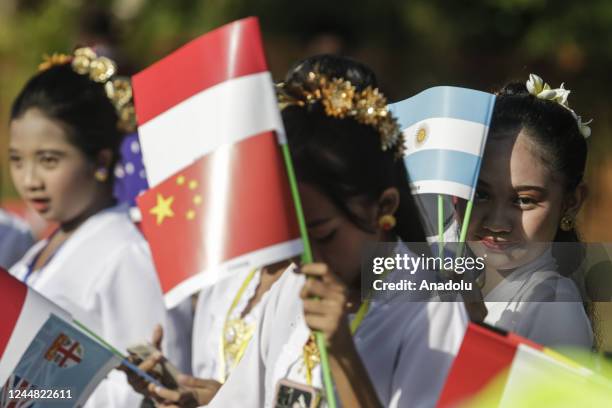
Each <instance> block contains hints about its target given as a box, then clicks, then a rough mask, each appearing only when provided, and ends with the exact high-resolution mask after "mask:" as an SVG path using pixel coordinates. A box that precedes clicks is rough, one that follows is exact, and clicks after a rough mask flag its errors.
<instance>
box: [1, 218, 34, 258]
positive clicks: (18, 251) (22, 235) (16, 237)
mask: <svg viewBox="0 0 612 408" xmlns="http://www.w3.org/2000/svg"><path fill="white" fill-rule="evenodd" d="M32 245H34V238H33V237H32V232H31V231H30V228H28V226H27V224H26V223H25V222H23V221H21V220H19V219H18V218H17V217H15V216H13V215H11V214H10V213H8V212H7V211H5V210H3V209H2V208H0V267H3V268H6V269H8V268H10V267H11V266H12V265H13V264H14V263H15V262H17V261H18V260H19V259H21V257H22V256H23V254H25V253H26V251H27V250H28V249H29V248H30V247H31V246H32Z"/></svg>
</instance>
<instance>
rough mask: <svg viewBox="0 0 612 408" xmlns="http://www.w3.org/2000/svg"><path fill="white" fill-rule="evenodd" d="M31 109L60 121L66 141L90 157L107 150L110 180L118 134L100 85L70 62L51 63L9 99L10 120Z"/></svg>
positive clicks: (116, 149) (119, 141)
mask: <svg viewBox="0 0 612 408" xmlns="http://www.w3.org/2000/svg"><path fill="white" fill-rule="evenodd" d="M33 108H36V109H39V110H40V111H41V112H42V113H44V114H45V115H46V116H47V117H49V118H50V119H54V120H57V121H59V122H61V123H62V124H63V125H64V126H65V127H66V130H67V133H68V137H69V141H70V143H72V144H73V145H74V146H76V147H77V148H78V149H79V150H81V151H82V152H83V153H84V154H85V155H86V156H87V157H88V158H90V159H91V160H95V159H96V156H97V154H98V153H99V152H100V151H102V150H104V149H109V150H111V151H112V153H113V162H112V163H111V167H110V168H109V169H108V170H109V173H110V175H111V177H109V182H110V181H111V180H112V169H113V168H114V164H115V162H116V160H117V158H118V154H119V153H118V152H119V144H120V143H121V137H122V134H121V132H120V131H119V130H118V128H117V121H118V117H117V112H116V111H115V107H114V106H113V104H112V103H111V101H110V100H109V99H108V97H107V96H106V92H105V90H104V85H103V84H100V83H97V82H94V81H93V80H91V79H89V77H88V76H87V75H80V74H77V73H76V72H74V71H73V70H72V67H71V66H70V64H63V65H56V66H53V67H51V68H49V69H47V70H45V71H42V72H39V73H38V74H36V75H35V76H34V77H33V78H31V79H30V80H29V81H28V83H27V84H26V85H25V87H24V88H23V89H22V90H21V92H20V93H19V95H18V96H17V98H16V99H15V101H14V102H13V106H12V109H11V120H14V119H18V118H20V117H21V116H22V115H24V114H25V113H26V112H27V111H28V110H29V109H33Z"/></svg>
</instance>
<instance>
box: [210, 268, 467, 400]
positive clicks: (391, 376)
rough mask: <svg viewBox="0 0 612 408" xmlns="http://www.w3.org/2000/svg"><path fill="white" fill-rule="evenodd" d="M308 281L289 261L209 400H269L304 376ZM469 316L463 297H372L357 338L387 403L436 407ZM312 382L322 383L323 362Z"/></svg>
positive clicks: (365, 363)
mask: <svg viewBox="0 0 612 408" xmlns="http://www.w3.org/2000/svg"><path fill="white" fill-rule="evenodd" d="M304 282H305V278H304V276H303V275H298V274H296V273H295V272H294V271H293V268H291V270H288V271H286V272H285V273H284V274H283V276H282V277H281V278H280V279H279V281H278V282H277V283H276V285H275V286H274V287H273V288H272V289H271V290H270V292H269V296H268V298H267V299H266V300H265V303H264V305H263V307H264V309H263V311H262V315H261V318H260V322H259V324H258V328H257V331H256V333H255V335H254V336H253V339H252V341H251V344H250V345H249V348H248V350H247V352H246V354H245V356H244V357H243V359H242V361H241V362H240V363H239V364H238V366H237V367H236V368H235V369H234V371H233V372H232V375H231V376H230V377H229V379H228V380H227V382H226V383H225V385H224V386H223V387H221V389H220V391H219V392H218V393H217V395H216V396H215V398H214V399H213V401H212V402H211V403H210V404H209V407H211V408H218V407H223V408H232V407H241V408H250V407H252V408H256V407H257V408H259V407H264V406H265V407H272V406H273V403H274V401H273V399H274V394H275V389H276V385H277V383H278V381H279V380H281V379H283V378H289V379H290V380H293V381H296V382H300V383H302V384H305V383H306V373H305V371H304V370H303V369H302V367H301V365H302V358H303V353H302V349H303V346H304V344H305V343H306V341H307V339H308V336H309V334H310V330H309V329H308V327H307V326H306V323H305V321H304V314H303V305H302V301H301V299H300V297H299V293H300V291H301V289H302V287H303V285H304ZM467 322H468V318H467V314H466V312H465V309H464V307H463V304H461V303H443V302H409V301H407V300H406V299H405V298H402V296H395V297H392V298H390V299H384V300H382V301H380V302H378V301H373V302H372V304H371V307H370V310H369V312H368V314H367V315H366V317H365V319H364V320H363V322H362V324H361V326H360V327H359V329H358V331H357V333H356V334H355V337H354V341H355V345H356V347H357V351H358V352H359V355H360V356H361V358H362V361H363V363H364V365H365V367H366V369H367V370H368V373H369V374H370V379H371V380H372V382H373V384H374V387H375V389H376V391H377V393H378V397H379V399H380V401H381V402H382V403H383V405H384V406H388V407H433V406H434V405H435V403H436V402H437V399H438V396H439V393H440V391H441V389H442V386H443V385H444V381H445V380H446V375H447V372H448V370H449V368H450V365H451V363H452V360H453V357H454V356H455V355H456V353H457V351H458V349H459V346H460V344H461V341H462V339H463V335H464V333H465V329H466V327H467ZM313 382H314V384H313V385H314V386H316V387H319V388H321V387H322V386H321V384H322V380H321V374H320V367H318V368H317V369H316V370H315V372H313ZM338 402H339V401H338Z"/></svg>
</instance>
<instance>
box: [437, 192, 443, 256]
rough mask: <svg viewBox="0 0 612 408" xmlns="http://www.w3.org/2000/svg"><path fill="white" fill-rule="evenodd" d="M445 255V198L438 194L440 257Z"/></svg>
mask: <svg viewBox="0 0 612 408" xmlns="http://www.w3.org/2000/svg"><path fill="white" fill-rule="evenodd" d="M442 255H444V198H443V197H442V194H438V256H439V257H440V258H441V257H442Z"/></svg>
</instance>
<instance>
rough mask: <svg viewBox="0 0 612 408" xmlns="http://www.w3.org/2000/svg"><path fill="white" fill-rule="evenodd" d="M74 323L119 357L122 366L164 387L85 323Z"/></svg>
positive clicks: (76, 321)
mask: <svg viewBox="0 0 612 408" xmlns="http://www.w3.org/2000/svg"><path fill="white" fill-rule="evenodd" d="M72 322H73V323H74V324H75V325H76V326H77V327H78V328H79V329H81V330H82V331H84V332H85V333H87V334H88V335H89V336H91V337H93V338H94V339H95V340H97V341H98V342H99V343H100V344H102V345H103V346H104V347H106V348H107V349H108V350H109V351H110V352H111V353H113V354H114V355H115V356H117V357H119V358H120V359H121V364H123V365H125V366H126V367H128V368H129V369H130V370H132V371H134V372H135V373H136V374H138V375H140V376H141V377H143V378H144V379H145V380H147V381H148V382H150V383H153V384H155V385H156V386H158V387H163V385H162V384H161V383H160V382H159V381H157V380H156V379H155V378H153V377H151V376H150V375H149V374H147V373H146V372H144V371H143V370H141V369H140V368H138V367H137V366H136V365H135V364H132V363H131V362H130V360H128V357H127V356H126V355H124V354H122V353H121V352H120V351H119V350H117V349H116V348H115V347H113V345H112V344H110V343H108V342H107V341H106V340H104V339H103V338H102V337H100V336H98V335H97V334H96V333H94V332H93V331H92V330H90V329H89V328H88V327H87V326H85V325H84V324H83V323H81V322H79V321H78V320H76V319H72Z"/></svg>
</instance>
